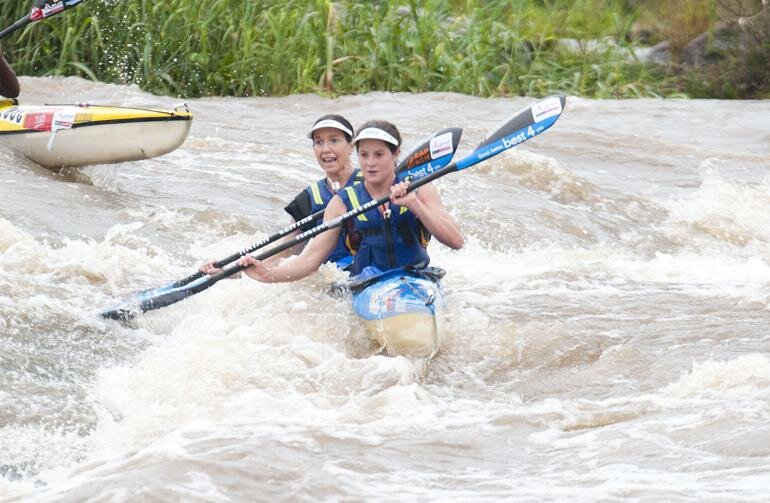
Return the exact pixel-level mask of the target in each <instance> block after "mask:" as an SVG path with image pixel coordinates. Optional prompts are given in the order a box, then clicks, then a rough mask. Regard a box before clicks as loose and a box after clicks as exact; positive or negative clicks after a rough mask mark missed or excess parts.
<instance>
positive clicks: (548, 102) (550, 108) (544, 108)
mask: <svg viewBox="0 0 770 503" xmlns="http://www.w3.org/2000/svg"><path fill="white" fill-rule="evenodd" d="M560 113H561V99H559V98H558V97H557V96H553V97H551V98H546V99H544V100H542V101H538V102H537V103H535V104H534V105H532V118H533V119H534V120H535V122H540V121H542V120H545V119H547V118H549V117H553V116H554V115H559V114H560Z"/></svg>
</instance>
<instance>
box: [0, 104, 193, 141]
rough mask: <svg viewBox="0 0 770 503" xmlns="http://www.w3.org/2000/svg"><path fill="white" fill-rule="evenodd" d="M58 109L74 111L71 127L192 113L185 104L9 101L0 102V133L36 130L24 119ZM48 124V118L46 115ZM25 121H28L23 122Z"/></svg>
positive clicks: (188, 116) (184, 117)
mask: <svg viewBox="0 0 770 503" xmlns="http://www.w3.org/2000/svg"><path fill="white" fill-rule="evenodd" d="M59 110H71V111H73V112H75V117H74V118H75V122H74V124H73V127H78V126H84V125H90V124H100V123H108V122H135V121H136V122H141V121H158V120H160V121H162V120H191V119H192V113H190V112H189V111H188V110H187V108H186V107H184V108H180V109H176V110H148V109H142V108H124V107H113V106H101V105H86V106H81V105H41V106H27V105H15V104H14V103H13V101H12V100H1V101H0V133H3V132H19V131H30V132H33V131H40V129H39V128H38V129H36V128H35V127H32V126H29V124H28V125H27V126H26V127H25V118H27V117H29V116H30V115H32V116H38V117H40V118H41V120H42V118H45V117H46V116H52V115H53V114H54V113H55V112H57V111H59ZM47 120H48V122H49V123H50V117H48V119H47ZM27 122H29V121H27Z"/></svg>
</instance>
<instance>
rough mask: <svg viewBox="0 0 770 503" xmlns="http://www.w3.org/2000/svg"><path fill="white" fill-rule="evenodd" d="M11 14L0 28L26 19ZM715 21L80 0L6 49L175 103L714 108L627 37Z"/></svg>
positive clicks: (512, 3)
mask: <svg viewBox="0 0 770 503" xmlns="http://www.w3.org/2000/svg"><path fill="white" fill-rule="evenodd" d="M735 1H739V0H735ZM744 1H746V0H744ZM15 4H16V5H15V6H14V7H13V8H7V9H5V10H4V12H3V15H2V18H3V19H1V20H0V21H2V26H7V25H9V24H10V23H11V22H13V21H14V20H15V19H17V18H19V17H21V16H22V15H23V14H25V13H26V12H27V10H28V8H29V3H28V2H16V3H15ZM670 4H680V5H679V7H680V8H678V10H676V9H675V11H676V12H677V15H676V16H669V18H668V19H666V18H665V17H663V16H660V15H656V14H657V13H659V12H666V11H668V10H669V9H671V5H670ZM717 19H718V15H717V8H716V6H715V4H714V0H672V1H667V0H666V1H664V0H647V1H644V0H637V1H634V0H571V1H569V0H538V1H525V0H451V1H447V0H422V1H417V0H402V1H401V2H389V1H382V0H372V1H369V2H356V1H352V0H341V1H338V2H331V1H329V0H302V1H298V0H273V1H267V0H248V1H243V0H209V1H207V2H199V1H196V0H174V1H173V2H170V1H163V0H155V1H151V0H118V1H115V0H89V1H88V2H85V3H83V4H82V5H81V6H79V7H77V8H75V9H72V10H70V11H67V12H66V13H64V14H61V15H59V16H56V17H54V18H52V19H50V20H47V21H43V22H41V23H35V24H32V25H30V26H28V27H27V28H26V29H24V30H23V32H21V33H20V34H15V35H14V36H13V37H11V38H10V39H7V40H5V41H4V47H3V50H4V52H5V53H6V55H7V56H8V58H9V60H10V61H11V62H12V64H13V66H14V68H15V69H16V71H17V73H19V74H27V75H38V76H42V75H79V76H82V77H86V78H89V79H94V80H100V81H106V82H115V83H134V84H137V85H139V86H140V87H141V88H143V89H146V90H149V91H151V92H155V93H159V94H172V95H178V96H182V97H188V96H201V95H233V96H259V95H285V94H292V93H308V92H310V93H312V92H321V93H329V94H351V93H363V92H367V91H371V90H386V91H409V92H421V91H453V92H460V93H468V94H474V95H480V96H492V95H544V94H548V93H553V92H564V93H569V94H575V95H582V96H590V97H599V98H610V97H643V96H672V95H683V94H687V93H688V92H690V91H693V89H694V90H695V91H694V92H695V94H699V95H700V94H703V93H706V94H707V93H709V92H711V93H713V94H715V95H718V94H720V93H721V94H723V95H724V94H729V92H727V93H726V90H725V89H722V90H719V89H718V88H717V87H715V86H712V87H708V86H703V85H702V82H703V79H702V78H695V77H693V74H692V73H691V72H690V73H688V72H682V71H681V70H680V71H671V68H666V67H665V66H661V65H655V64H651V63H648V62H646V61H642V60H640V59H639V58H638V57H637V54H638V49H639V44H640V41H643V40H642V39H641V38H640V37H638V36H636V35H635V33H634V30H635V29H636V27H638V26H640V24H641V25H645V24H646V25H648V26H649V27H650V31H651V32H652V33H653V35H652V38H653V39H654V38H657V39H664V38H665V39H667V40H671V41H672V42H671V43H672V45H673V46H674V49H675V50H674V52H676V50H680V49H681V47H684V44H686V40H685V38H686V37H690V36H694V35H697V33H696V32H699V30H703V29H710V28H711V27H713V25H714V23H715V22H716V20H717ZM41 24H44V25H45V26H40V25H41ZM683 27H690V28H691V30H690V31H691V32H693V33H685V32H686V31H687V30H685V29H683ZM674 35H677V36H679V35H683V38H682V39H681V40H678V39H677V40H675V37H674ZM677 47H679V49H676V48H677ZM762 54H764V56H763V55H758V56H756V57H757V58H759V60H760V61H759V63H757V64H758V65H759V64H761V61H762V58H763V57H764V58H766V56H767V51H766V50H765V52H764V53H762ZM675 56H676V54H675ZM726 57H727V56H726ZM752 57H755V56H752ZM764 61H766V59H765V60H764ZM766 68H767V65H765V71H766ZM709 71H712V72H713V69H711V70H709ZM741 71H744V70H740V69H738V68H737V67H736V68H734V69H733V70H732V72H733V73H734V74H735V77H736V79H738V80H740V78H749V79H754V78H755V77H754V76H753V75H752V76H749V75H746V76H745V77H739V74H740V72H741ZM717 74H718V72H717ZM704 75H705V74H704ZM709 78H711V77H710V76H709ZM717 78H719V79H721V78H722V75H717ZM722 80H724V79H722ZM767 80H768V79H767V78H765V81H767ZM693 83H699V84H698V85H697V86H694V85H693ZM730 86H732V87H731V88H732V89H733V91H734V90H735V89H737V88H738V86H739V84H737V83H733V84H730ZM758 91H759V92H762V91H761V89H760V90H758ZM732 94H733V95H736V96H737V95H739V93H737V92H733V93H732Z"/></svg>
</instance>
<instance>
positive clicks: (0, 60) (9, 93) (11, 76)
mask: <svg viewBox="0 0 770 503" xmlns="http://www.w3.org/2000/svg"><path fill="white" fill-rule="evenodd" d="M19 91H20V88H19V80H18V79H17V78H16V73H14V71H13V69H12V68H11V66H10V65H9V64H8V62H7V61H6V60H5V58H4V57H3V55H2V54H0V94H1V95H3V96H5V97H6V98H16V97H17V96H18V95H19Z"/></svg>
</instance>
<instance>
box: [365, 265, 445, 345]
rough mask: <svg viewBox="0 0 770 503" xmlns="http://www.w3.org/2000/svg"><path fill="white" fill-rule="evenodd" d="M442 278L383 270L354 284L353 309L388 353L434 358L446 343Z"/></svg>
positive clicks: (398, 270)
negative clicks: (362, 281) (444, 337)
mask: <svg viewBox="0 0 770 503" xmlns="http://www.w3.org/2000/svg"><path fill="white" fill-rule="evenodd" d="M441 275H443V274H441ZM439 277H440V276H437V275H427V274H421V273H420V272H419V271H406V270H404V269H396V270H392V271H387V272H384V273H381V274H379V275H376V276H375V277H373V278H371V279H367V280H366V281H365V282H364V283H363V285H361V286H359V287H356V286H353V287H352V290H353V310H354V311H355V312H356V314H357V315H358V316H359V317H360V318H361V319H362V320H363V322H364V326H365V327H366V329H367V332H368V333H369V335H370V337H372V339H374V341H376V342H377V343H378V344H380V345H381V347H383V348H384V349H386V350H387V351H388V352H389V353H391V354H400V355H405V356H417V357H432V356H434V355H435V354H436V353H437V352H438V350H439V349H440V347H441V343H442V342H443V331H442V330H441V326H440V325H441V320H442V315H441V313H442V311H443V309H444V306H445V303H444V294H443V289H442V287H441V282H440V280H439Z"/></svg>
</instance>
